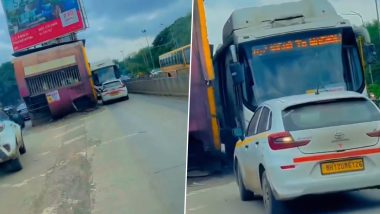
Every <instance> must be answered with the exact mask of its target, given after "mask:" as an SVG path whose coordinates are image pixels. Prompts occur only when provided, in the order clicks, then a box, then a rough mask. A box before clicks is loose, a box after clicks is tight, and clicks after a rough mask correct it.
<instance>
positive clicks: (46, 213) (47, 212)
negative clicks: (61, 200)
mask: <svg viewBox="0 0 380 214" xmlns="http://www.w3.org/2000/svg"><path fill="white" fill-rule="evenodd" d="M56 213H57V207H47V208H45V209H44V210H43V211H42V214H56Z"/></svg>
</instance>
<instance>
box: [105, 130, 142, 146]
mask: <svg viewBox="0 0 380 214" xmlns="http://www.w3.org/2000/svg"><path fill="white" fill-rule="evenodd" d="M139 134H140V133H134V134H129V135H124V136H122V137H118V138H115V139H112V140H107V141H104V142H103V143H102V145H107V144H110V143H114V142H117V141H121V140H125V139H127V138H130V137H134V136H136V135H139Z"/></svg>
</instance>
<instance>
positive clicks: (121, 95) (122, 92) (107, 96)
mask: <svg viewBox="0 0 380 214" xmlns="http://www.w3.org/2000/svg"><path fill="white" fill-rule="evenodd" d="M127 96H128V91H126V90H120V91H119V93H118V94H117V95H111V94H107V93H104V94H102V100H103V101H106V102H107V101H111V100H117V99H120V98H124V97H127Z"/></svg>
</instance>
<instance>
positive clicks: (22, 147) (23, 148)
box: [19, 143, 26, 155]
mask: <svg viewBox="0 0 380 214" xmlns="http://www.w3.org/2000/svg"><path fill="white" fill-rule="evenodd" d="M19 151H20V154H22V155H23V154H25V153H26V148H25V143H23V144H22V146H21V147H20V149H19Z"/></svg>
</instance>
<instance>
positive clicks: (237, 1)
mask: <svg viewBox="0 0 380 214" xmlns="http://www.w3.org/2000/svg"><path fill="white" fill-rule="evenodd" d="M290 1H294V0H233V1H231V0H217V1H216V0H205V7H206V17H207V28H208V35H209V41H210V43H211V44H214V45H215V47H217V46H218V45H219V44H221V43H222V30H223V26H224V24H225V22H226V21H227V19H228V17H229V16H230V15H231V13H232V12H233V11H234V10H235V9H239V8H245V7H256V6H263V5H268V4H278V3H284V2H290ZM314 1H318V0H314ZM329 1H330V3H331V4H332V5H333V6H334V8H335V10H336V11H337V13H338V14H340V15H341V16H342V17H344V18H346V19H348V20H350V22H351V23H353V24H355V25H361V24H362V21H361V18H360V17H359V16H351V15H344V14H347V13H348V14H350V13H352V12H351V11H354V12H357V13H360V14H361V15H362V17H363V20H364V22H369V21H372V20H375V19H376V18H377V16H376V7H375V0H329ZM379 6H380V1H379Z"/></svg>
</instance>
